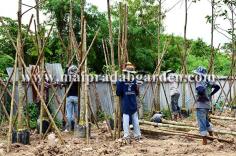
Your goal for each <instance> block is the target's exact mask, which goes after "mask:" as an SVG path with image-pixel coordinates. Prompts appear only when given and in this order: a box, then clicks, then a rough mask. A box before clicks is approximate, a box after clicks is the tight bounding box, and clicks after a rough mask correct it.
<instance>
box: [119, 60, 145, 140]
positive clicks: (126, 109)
mask: <svg viewBox="0 0 236 156" xmlns="http://www.w3.org/2000/svg"><path fill="white" fill-rule="evenodd" d="M122 71H123V74H124V75H125V79H124V80H118V81H117V82H116V85H117V88H116V94H117V96H120V97H121V103H122V106H121V107H122V114H123V130H124V137H123V140H124V141H125V142H126V143H130V141H131V140H130V135H129V121H130V120H131V121H132V125H133V128H134V138H135V140H136V141H140V139H141V132H140V127H139V119H138V112H137V110H138V108H137V98H136V96H138V95H139V89H138V86H137V81H136V79H130V77H129V76H131V75H134V74H135V73H136V72H135V68H134V66H133V65H132V64H131V63H130V62H128V63H126V64H125V66H124V69H123V70H122Z"/></svg>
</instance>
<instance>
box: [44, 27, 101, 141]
mask: <svg viewBox="0 0 236 156" xmlns="http://www.w3.org/2000/svg"><path fill="white" fill-rule="evenodd" d="M99 31H100V28H99V29H98V30H97V31H96V33H95V35H94V38H93V40H92V42H91V44H90V46H89V48H88V50H87V52H86V54H85V55H84V57H83V58H82V60H81V63H80V64H79V66H78V70H77V71H76V73H78V72H79V71H80V70H81V68H82V66H83V64H84V62H85V59H86V57H87V56H88V54H89V52H90V50H91V48H92V46H93V44H94V42H95V39H96V38H97V35H98V33H99ZM72 85H73V81H71V82H70V84H69V86H68V87H67V89H66V91H65V94H64V96H63V98H62V101H63V102H62V103H61V104H60V106H59V107H58V108H57V110H56V112H55V114H54V117H53V120H54V119H55V118H56V116H57V114H58V112H59V111H60V109H61V107H62V106H63V104H64V100H65V99H66V96H67V94H68V92H69V90H70V88H71V86H72ZM51 126H53V124H52V123H50V125H49V128H50V127H51ZM49 128H48V129H47V131H46V133H45V134H44V138H45V137H46V134H47V133H48V132H49Z"/></svg>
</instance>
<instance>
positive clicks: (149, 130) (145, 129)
mask: <svg viewBox="0 0 236 156" xmlns="http://www.w3.org/2000/svg"><path fill="white" fill-rule="evenodd" d="M140 129H141V130H142V132H144V133H149V134H152V135H158V134H167V135H179V136H184V137H191V138H199V139H202V136H201V135H198V134H191V133H186V132H181V131H173V130H169V129H168V130H158V129H153V128H151V127H147V126H140ZM207 139H209V140H218V141H220V142H227V143H234V140H227V139H222V138H217V137H211V136H207Z"/></svg>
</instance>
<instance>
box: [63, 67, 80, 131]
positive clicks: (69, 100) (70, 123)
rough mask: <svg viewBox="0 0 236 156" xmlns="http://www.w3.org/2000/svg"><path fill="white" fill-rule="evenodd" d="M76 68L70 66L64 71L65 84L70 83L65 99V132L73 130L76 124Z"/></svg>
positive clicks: (77, 114)
mask: <svg viewBox="0 0 236 156" xmlns="http://www.w3.org/2000/svg"><path fill="white" fill-rule="evenodd" d="M77 70H78V68H77V67H76V66H75V65H71V66H70V67H69V68H67V69H66V73H65V74H67V78H69V79H67V84H70V83H71V81H72V86H71V88H70V90H69V92H68V94H67V97H66V117H67V123H66V130H65V132H67V131H71V130H73V129H74V125H75V122H76V120H75V119H76V118H78V116H79V113H78V85H79V84H78V81H77V80H76V76H77Z"/></svg>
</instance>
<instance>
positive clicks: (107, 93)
mask: <svg viewBox="0 0 236 156" xmlns="http://www.w3.org/2000/svg"><path fill="white" fill-rule="evenodd" d="M30 68H31V67H30ZM30 68H29V69H28V70H30ZM46 69H47V71H48V73H49V74H50V75H52V77H53V78H54V80H57V79H58V80H61V77H62V76H63V73H64V72H63V69H62V66H61V64H46ZM7 72H8V75H9V76H10V74H11V72H12V68H7ZM220 82H221V84H222V85H223V84H224V82H225V80H223V79H222V80H220ZM229 82H230V81H228V82H227V83H226V85H225V87H224V91H225V93H228V91H229ZM95 84H96V87H94V83H91V84H90V85H89V97H90V98H89V101H90V105H91V107H92V110H93V112H94V113H95V114H96V111H97V110H96V109H97V107H96V92H97V94H98V95H99V97H98V98H99V100H100V103H101V108H102V110H103V111H105V112H106V113H107V114H109V115H112V114H113V110H114V106H113V98H112V91H111V86H110V83H108V82H96V83H95ZM163 85H164V89H165V91H166V95H167V98H168V102H169V104H170V92H169V87H170V84H169V83H163ZM191 86H192V88H193V91H194V92H195V84H194V83H191ZM234 86H235V87H236V82H235V83H234ZM146 87H148V89H147V91H146V94H145V96H144V99H143V109H144V112H148V111H150V110H151V109H152V104H153V100H154V99H153V98H154V97H153V91H154V88H155V83H152V85H150V83H144V84H143V85H141V86H140V94H141V96H142V95H143V94H144V91H145V90H146ZM179 90H180V94H181V95H182V84H181V83H180V85H179ZM234 91H235V89H232V90H231V96H233V95H235V94H236V93H235V92H234ZM64 93H65V89H64V88H58V90H57V94H58V95H59V98H60V101H61V100H62V97H63V96H64ZM49 94H50V95H52V89H50V90H49ZM219 94H220V91H219V92H218V93H217V94H216V95H215V96H214V97H213V100H214V101H216V100H217V98H218V97H219ZM32 96H33V95H32V87H31V86H30V88H29V90H28V97H27V98H28V102H33V100H32V99H33V98H32ZM228 97H230V94H229V95H228ZM160 98H161V99H160V100H161V108H162V109H167V101H166V98H165V94H164V90H163V87H162V86H161V91H160ZM15 99H16V101H18V93H17V90H16V97H15ZM182 100H183V99H182V96H180V99H179V105H180V106H181V105H182ZM220 100H221V101H224V100H225V95H224V94H222V95H221V97H220ZM185 102H186V107H187V109H190V108H191V107H192V105H193V104H194V98H193V96H192V92H191V90H190V87H189V85H188V83H186V99H185ZM58 106H59V105H58V103H57V102H56V99H55V98H54V99H53V101H52V102H51V103H50V105H49V107H50V110H52V112H55V111H56V109H57V108H58ZM57 119H62V113H61V112H60V113H59V114H58V116H57Z"/></svg>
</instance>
